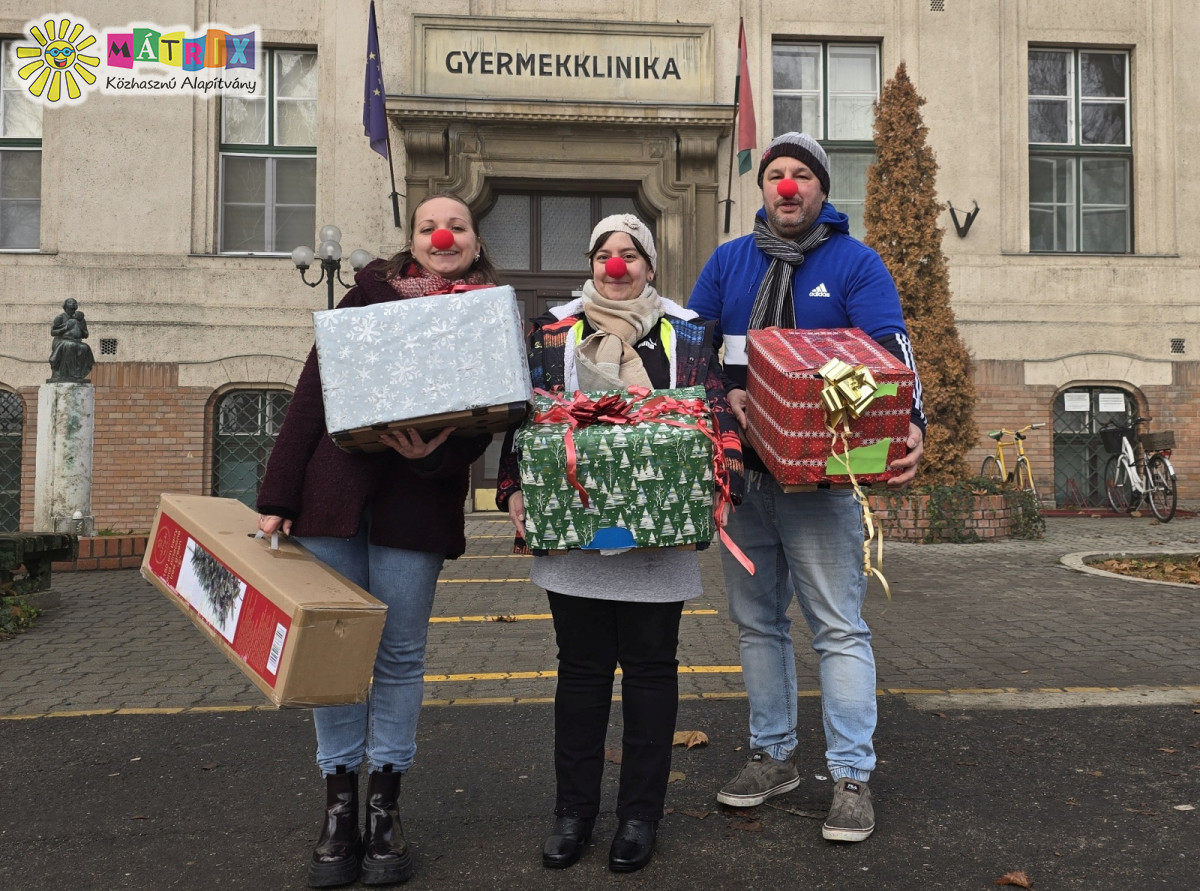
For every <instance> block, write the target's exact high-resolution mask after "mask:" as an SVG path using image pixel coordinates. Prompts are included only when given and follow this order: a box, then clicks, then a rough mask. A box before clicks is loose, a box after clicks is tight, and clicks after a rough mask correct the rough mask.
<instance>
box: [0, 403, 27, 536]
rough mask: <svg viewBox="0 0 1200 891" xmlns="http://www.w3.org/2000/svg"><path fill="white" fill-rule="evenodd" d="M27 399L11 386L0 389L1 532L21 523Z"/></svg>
mask: <svg viewBox="0 0 1200 891" xmlns="http://www.w3.org/2000/svg"><path fill="white" fill-rule="evenodd" d="M24 425H25V403H24V402H22V401H21V397H20V396H18V395H17V394H16V393H13V392H12V391H10V390H0V532H17V531H19V529H20V526H21V439H22V435H21V434H22V428H23V427H24Z"/></svg>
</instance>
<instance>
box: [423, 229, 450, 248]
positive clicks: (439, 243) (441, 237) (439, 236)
mask: <svg viewBox="0 0 1200 891" xmlns="http://www.w3.org/2000/svg"><path fill="white" fill-rule="evenodd" d="M429 240H430V241H431V242H432V243H433V247H434V250H438V251H448V250H450V248H452V247H454V233H453V232H451V231H450V230H449V229H435V230H434V233H433V235H431V236H429Z"/></svg>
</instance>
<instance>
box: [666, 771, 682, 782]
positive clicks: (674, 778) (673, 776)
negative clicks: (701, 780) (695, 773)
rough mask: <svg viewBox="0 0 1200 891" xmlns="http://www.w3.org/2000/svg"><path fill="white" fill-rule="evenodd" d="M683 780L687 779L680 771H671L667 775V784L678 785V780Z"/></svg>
mask: <svg viewBox="0 0 1200 891" xmlns="http://www.w3.org/2000/svg"><path fill="white" fill-rule="evenodd" d="M685 779H687V774H686V773H684V772H683V771H682V770H673V771H671V772H670V773H669V774H667V782H668V783H678V782H679V781H680V780H685Z"/></svg>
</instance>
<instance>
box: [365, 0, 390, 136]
mask: <svg viewBox="0 0 1200 891" xmlns="http://www.w3.org/2000/svg"><path fill="white" fill-rule="evenodd" d="M383 97H384V89H383V65H382V64H381V63H380V61H379V33H378V32H377V31H376V30H375V2H374V0H371V18H370V21H369V22H368V23H367V75H366V79H365V80H364V82H363V134H364V135H365V136H367V138H369V139H370V140H371V148H373V149H375V151H377V152H379V154H381V155H383V156H384V157H385V158H386V157H387V156H388V136H387V114H386V113H385V112H384V110H383Z"/></svg>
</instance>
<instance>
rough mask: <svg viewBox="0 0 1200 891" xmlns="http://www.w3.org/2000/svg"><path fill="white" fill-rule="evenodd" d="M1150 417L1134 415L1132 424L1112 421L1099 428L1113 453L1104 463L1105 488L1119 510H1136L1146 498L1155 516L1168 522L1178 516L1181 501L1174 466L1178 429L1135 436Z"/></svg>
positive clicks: (1111, 503) (1111, 502) (1113, 506)
mask: <svg viewBox="0 0 1200 891" xmlns="http://www.w3.org/2000/svg"><path fill="white" fill-rule="evenodd" d="M1151 420H1152V418H1134V419H1133V421H1132V423H1131V426H1129V427H1121V426H1118V425H1117V424H1115V423H1112V422H1109V423H1107V424H1104V425H1103V426H1102V427H1101V428H1100V440H1101V441H1102V442H1103V443H1104V450H1105V451H1106V452H1108V453H1109V454H1110V455H1111V456H1112V457H1111V458H1109V459H1108V463H1107V464H1106V465H1105V466H1104V491H1105V493H1106V494H1107V495H1108V503H1109V505H1110V506H1111V507H1112V509H1113V510H1115V511H1116V512H1117V513H1133V512H1134V511H1135V510H1137V509H1138V508H1139V507H1141V505H1142V501H1143V500H1147V501H1149V502H1150V510H1152V511H1153V512H1154V516H1156V517H1158V519H1159V521H1160V522H1163V523H1166V522H1168V521H1169V520H1170V519H1171V517H1173V516H1175V505H1176V503H1177V502H1178V500H1179V492H1178V490H1177V489H1176V487H1175V468H1174V467H1173V466H1172V465H1171V450H1172V449H1173V448H1175V431H1174V430H1164V431H1161V432H1159V433H1143V434H1141V436H1135V435H1134V434H1135V433H1136V432H1137V429H1138V427H1140V426H1142V425H1143V424H1148V423H1150V421H1151ZM1135 442H1136V445H1135V444H1134V443H1135Z"/></svg>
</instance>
